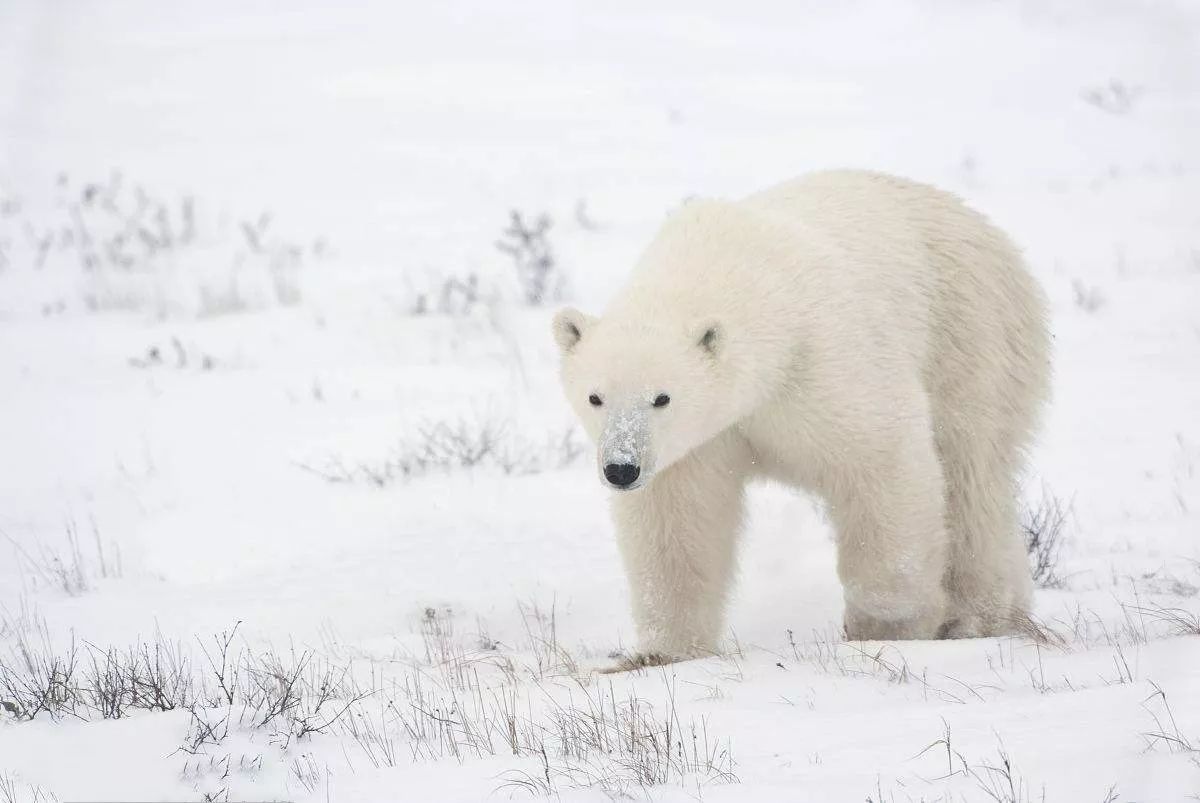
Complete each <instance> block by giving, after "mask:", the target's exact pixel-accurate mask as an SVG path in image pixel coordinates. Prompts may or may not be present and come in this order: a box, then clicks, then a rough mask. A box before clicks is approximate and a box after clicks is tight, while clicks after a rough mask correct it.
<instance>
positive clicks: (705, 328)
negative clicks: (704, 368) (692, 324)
mask: <svg viewBox="0 0 1200 803" xmlns="http://www.w3.org/2000/svg"><path fill="white" fill-rule="evenodd" d="M723 341H724V334H723V333H722V331H721V326H720V325H719V324H718V323H717V322H716V321H707V322H705V323H703V324H701V325H700V326H697V327H696V345H697V346H699V347H700V348H702V349H704V350H705V351H706V352H708V353H709V354H711V355H712V356H714V357H715V356H716V355H717V354H719V353H720V352H721V346H722V345H723V344H724V342H723Z"/></svg>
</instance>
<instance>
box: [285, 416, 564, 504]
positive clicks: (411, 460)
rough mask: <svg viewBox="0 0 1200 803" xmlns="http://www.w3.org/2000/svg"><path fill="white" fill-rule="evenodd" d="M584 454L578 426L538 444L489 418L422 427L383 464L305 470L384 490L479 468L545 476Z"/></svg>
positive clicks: (329, 463) (330, 462)
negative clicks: (425, 478)
mask: <svg viewBox="0 0 1200 803" xmlns="http://www.w3.org/2000/svg"><path fill="white" fill-rule="evenodd" d="M583 453H584V447H583V444H582V442H581V441H580V439H579V435H578V432H577V430H576V429H575V428H574V427H564V428H563V429H562V430H560V431H556V432H551V433H548V434H547V435H546V436H545V438H544V439H542V440H541V441H538V440H533V439H530V438H527V437H524V436H522V435H518V434H513V433H510V432H509V430H508V426H507V424H505V423H504V422H502V421H500V420H499V419H496V418H492V417H487V416H484V417H476V418H462V419H459V420H457V421H454V422H447V421H438V422H433V423H428V424H422V425H420V426H418V427H417V429H416V431H415V433H414V434H413V435H411V436H410V437H408V438H406V439H403V440H402V441H401V442H400V443H399V444H398V445H397V446H396V448H395V449H394V450H393V451H392V453H391V454H390V455H389V456H387V457H385V458H383V459H382V460H377V461H360V462H357V463H352V464H348V463H347V462H346V461H345V460H343V459H341V458H337V457H330V458H327V459H325V460H323V461H321V462H319V463H317V464H315V465H314V464H307V463H306V464H302V465H301V466H300V467H301V468H303V469H304V470H306V471H309V472H311V473H313V474H316V475H317V476H319V477H321V478H323V479H325V480H327V481H329V482H337V483H363V484H367V485H372V486H375V487H379V488H382V487H385V486H388V485H391V484H393V483H397V482H408V481H410V480H413V479H417V478H419V477H424V476H426V475H429V474H434V473H445V472H450V471H457V470H468V469H476V468H487V469H492V470H498V471H500V472H501V473H503V474H507V475H516V476H522V475H526V474H540V473H542V472H544V471H554V470H557V469H561V468H566V467H567V466H569V465H571V464H573V463H574V462H575V461H576V460H578V459H579V458H580V457H582V456H583Z"/></svg>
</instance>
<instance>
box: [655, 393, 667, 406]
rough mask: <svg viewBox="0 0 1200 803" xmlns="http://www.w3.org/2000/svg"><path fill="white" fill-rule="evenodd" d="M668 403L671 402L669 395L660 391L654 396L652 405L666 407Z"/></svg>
mask: <svg viewBox="0 0 1200 803" xmlns="http://www.w3.org/2000/svg"><path fill="white" fill-rule="evenodd" d="M670 403H671V397H670V396H668V395H667V394H665V393H660V394H658V395H657V396H655V397H654V406H655V407H666V406H667V405H668V404H670Z"/></svg>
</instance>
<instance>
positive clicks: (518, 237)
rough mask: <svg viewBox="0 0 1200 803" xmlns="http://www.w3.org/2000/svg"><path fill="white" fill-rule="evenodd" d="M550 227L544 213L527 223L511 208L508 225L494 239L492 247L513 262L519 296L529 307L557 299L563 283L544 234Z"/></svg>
mask: <svg viewBox="0 0 1200 803" xmlns="http://www.w3.org/2000/svg"><path fill="white" fill-rule="evenodd" d="M552 226H553V222H552V221H551V220H550V217H549V216H548V215H545V214H542V215H538V217H537V219H536V220H534V221H532V222H530V221H527V220H526V219H525V218H524V217H522V215H521V213H520V212H518V211H517V210H515V209H514V210H512V212H511V213H510V216H509V223H508V228H506V229H505V230H504V232H503V236H502V238H501V239H500V240H497V241H496V248H498V249H499V250H500V251H502V252H503V253H505V254H507V255H508V256H509V257H510V258H511V259H512V261H513V267H514V268H515V269H516V273H517V282H518V283H519V285H520V288H521V297H522V299H523V300H524V302H525V303H526V304H528V305H530V306H533V307H537V306H541V305H542V304H548V303H551V302H553V301H558V300H559V299H560V298H561V297H562V293H563V290H564V287H565V284H566V282H565V279H564V277H563V276H562V273H561V272H560V271H559V269H558V264H557V263H556V262H555V259H554V251H553V249H552V248H551V247H550V241H549V238H548V237H547V235H548V233H549V231H550V228H551V227H552Z"/></svg>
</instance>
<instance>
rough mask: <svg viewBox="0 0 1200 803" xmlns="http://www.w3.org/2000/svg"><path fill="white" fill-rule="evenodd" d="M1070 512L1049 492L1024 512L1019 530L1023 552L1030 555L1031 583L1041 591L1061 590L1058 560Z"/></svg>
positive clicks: (1061, 583) (1045, 492)
mask: <svg viewBox="0 0 1200 803" xmlns="http://www.w3.org/2000/svg"><path fill="white" fill-rule="evenodd" d="M1068 513H1069V509H1068V508H1066V507H1064V506H1063V503H1062V500H1060V499H1059V498H1058V497H1057V496H1055V495H1054V494H1052V493H1050V492H1049V491H1043V493H1042V498H1041V501H1040V502H1038V503H1037V504H1036V505H1035V506H1033V507H1030V508H1027V509H1026V510H1025V512H1024V514H1023V515H1022V520H1021V530H1022V533H1023V534H1024V536H1025V551H1026V552H1027V553H1028V554H1029V558H1030V568H1031V570H1032V572H1033V582H1034V583H1035V584H1036V585H1037V586H1038V587H1040V588H1062V585H1063V580H1062V578H1061V577H1060V576H1059V575H1058V560H1059V556H1060V554H1061V552H1062V546H1063V536H1064V531H1065V529H1066V523H1067V516H1068Z"/></svg>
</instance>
